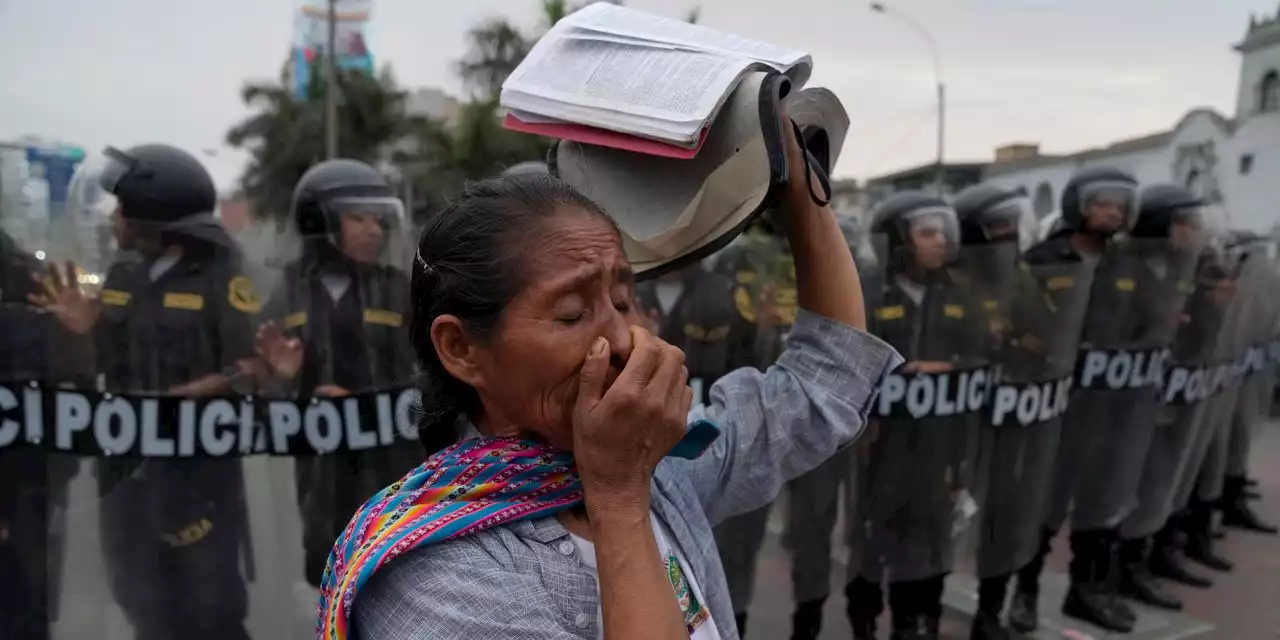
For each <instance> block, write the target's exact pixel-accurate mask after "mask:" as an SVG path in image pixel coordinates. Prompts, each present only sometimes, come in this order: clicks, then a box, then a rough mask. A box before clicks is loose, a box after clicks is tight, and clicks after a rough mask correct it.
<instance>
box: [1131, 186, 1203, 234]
mask: <svg viewBox="0 0 1280 640" xmlns="http://www.w3.org/2000/svg"><path fill="white" fill-rule="evenodd" d="M1139 201H1140V204H1139V207H1138V220H1137V222H1135V223H1134V225H1133V230H1132V231H1130V232H1129V235H1131V236H1133V237H1135V238H1167V237H1169V234H1170V232H1171V230H1172V229H1173V225H1174V224H1178V223H1189V224H1196V225H1198V224H1199V223H1200V219H1201V213H1200V206H1201V205H1202V204H1204V202H1203V201H1202V200H1201V199H1200V198H1199V197H1197V196H1196V195H1195V194H1193V193H1191V192H1190V191H1189V190H1187V189H1186V188H1184V187H1181V186H1179V185H1176V184H1169V183H1160V184H1153V185H1150V186H1148V187H1145V188H1143V189H1142V194H1141V196H1140V198H1139Z"/></svg>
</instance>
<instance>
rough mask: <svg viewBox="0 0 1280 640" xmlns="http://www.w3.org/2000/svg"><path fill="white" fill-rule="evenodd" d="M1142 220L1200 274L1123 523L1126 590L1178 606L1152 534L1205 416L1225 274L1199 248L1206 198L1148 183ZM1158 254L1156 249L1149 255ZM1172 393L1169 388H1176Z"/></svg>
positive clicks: (1137, 234) (1144, 235)
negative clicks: (1157, 567) (1160, 576)
mask: <svg viewBox="0 0 1280 640" xmlns="http://www.w3.org/2000/svg"><path fill="white" fill-rule="evenodd" d="M1140 200H1141V204H1140V208H1139V212H1138V219H1137V222H1136V223H1135V225H1134V227H1133V230H1132V231H1131V232H1130V235H1131V236H1132V237H1134V238H1137V239H1156V240H1160V239H1167V240H1168V246H1167V248H1166V252H1165V253H1164V255H1165V256H1169V257H1173V259H1174V260H1175V261H1177V262H1185V261H1189V260H1190V259H1192V258H1194V260H1195V262H1196V265H1197V267H1196V269H1195V271H1196V273H1195V274H1193V275H1194V277H1193V278H1191V279H1190V280H1189V281H1188V282H1187V283H1186V286H1187V287H1188V288H1189V289H1188V291H1189V293H1190V294H1191V295H1190V298H1189V301H1188V303H1187V305H1186V308H1185V310H1184V311H1183V313H1182V314H1181V315H1180V317H1179V322H1178V330H1177V333H1176V335H1175V337H1174V341H1173V344H1172V345H1171V346H1172V349H1171V360H1170V361H1171V364H1172V365H1173V367H1174V368H1173V369H1172V370H1171V371H1170V372H1169V374H1168V375H1167V376H1166V385H1165V388H1164V389H1163V390H1162V391H1165V392H1166V393H1163V394H1162V395H1163V400H1164V402H1165V403H1167V405H1168V406H1166V407H1164V408H1162V409H1161V411H1160V413H1159V414H1158V416H1157V418H1156V422H1157V429H1156V432H1155V434H1154V437H1153V439H1152V442H1151V447H1150V449H1149V450H1148V452H1147V455H1146V461H1145V463H1144V468H1143V472H1142V477H1141V481H1140V484H1139V486H1138V496H1137V498H1138V499H1137V504H1136V507H1135V508H1134V510H1133V511H1132V512H1131V513H1130V514H1129V515H1128V517H1126V518H1125V520H1124V522H1123V523H1122V524H1121V527H1120V534H1121V538H1122V540H1121V543H1120V547H1119V561H1120V566H1119V569H1120V585H1119V587H1120V592H1121V594H1123V595H1125V596H1127V597H1129V598H1132V599H1134V600H1137V601H1139V602H1143V603H1146V604H1148V605H1151V606H1153V607H1158V608H1162V609H1170V610H1175V611H1176V610H1180V609H1181V608H1182V603H1181V601H1179V600H1178V599H1177V598H1176V597H1174V596H1173V594H1171V593H1169V592H1167V591H1166V590H1164V589H1163V588H1162V587H1161V586H1160V584H1159V583H1158V582H1156V581H1155V580H1154V579H1153V575H1152V573H1151V572H1150V570H1149V566H1150V557H1151V548H1152V539H1153V537H1154V536H1155V534H1156V533H1157V532H1158V531H1159V530H1160V529H1161V528H1162V527H1163V526H1164V524H1165V522H1166V521H1167V520H1168V518H1169V507H1170V505H1171V504H1172V502H1173V489H1174V487H1176V486H1177V484H1178V477H1179V476H1180V475H1181V472H1182V469H1181V463H1182V462H1183V461H1185V460H1186V459H1188V457H1189V456H1190V453H1191V450H1192V449H1193V448H1194V446H1193V445H1194V444H1195V441H1196V439H1197V429H1198V428H1199V427H1200V426H1201V424H1202V422H1203V420H1202V418H1203V410H1204V401H1205V400H1206V399H1207V395H1206V394H1204V393H1201V392H1199V391H1198V388H1197V387H1198V386H1199V385H1196V384H1195V382H1196V381H1197V380H1199V379H1202V378H1204V377H1205V376H1204V366H1205V365H1207V364H1209V362H1210V360H1211V359H1212V355H1213V350H1214V348H1215V347H1216V345H1217V338H1218V333H1219V330H1220V329H1221V327H1222V320H1223V317H1222V315H1223V314H1222V312H1223V309H1222V305H1221V304H1220V303H1219V301H1218V300H1217V297H1218V286H1219V284H1220V282H1221V275H1222V274H1221V273H1220V271H1219V270H1218V269H1217V265H1216V262H1215V260H1214V256H1213V255H1212V254H1204V253H1202V252H1201V248H1202V247H1201V246H1199V245H1200V242H1199V239H1198V236H1199V235H1200V232H1199V229H1200V227H1201V226H1202V223H1201V219H1202V214H1201V204H1202V203H1201V201H1200V199H1199V198H1197V197H1196V196H1195V195H1194V194H1192V193H1191V192H1190V191H1188V190H1186V189H1185V188H1183V187H1181V186H1178V185H1175V184H1154V185H1150V186H1147V187H1146V188H1144V189H1143V190H1142V194H1141V198H1140ZM1159 257H1160V256H1158V255H1153V256H1151V259H1153V260H1154V259H1158V258H1159ZM1170 392H1171V393H1170ZM1188 392H1189V393H1188Z"/></svg>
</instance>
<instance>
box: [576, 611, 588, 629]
mask: <svg viewBox="0 0 1280 640" xmlns="http://www.w3.org/2000/svg"><path fill="white" fill-rule="evenodd" d="M573 624H575V625H577V626H578V628H579V629H586V628H587V625H589V624H591V618H590V617H588V616H587V614H585V613H579V614H578V617H576V618H574V619H573Z"/></svg>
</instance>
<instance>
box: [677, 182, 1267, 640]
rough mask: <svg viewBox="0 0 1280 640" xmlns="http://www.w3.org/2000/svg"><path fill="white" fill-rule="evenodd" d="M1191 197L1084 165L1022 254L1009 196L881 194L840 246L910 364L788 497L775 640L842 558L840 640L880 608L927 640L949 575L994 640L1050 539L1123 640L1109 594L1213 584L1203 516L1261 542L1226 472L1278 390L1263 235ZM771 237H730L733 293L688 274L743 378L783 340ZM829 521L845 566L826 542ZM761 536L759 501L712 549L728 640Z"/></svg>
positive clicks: (1020, 625)
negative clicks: (852, 433) (730, 305)
mask: <svg viewBox="0 0 1280 640" xmlns="http://www.w3.org/2000/svg"><path fill="white" fill-rule="evenodd" d="M1204 204H1205V203H1203V202H1201V201H1200V200H1199V199H1198V198H1196V197H1195V196H1194V195H1193V194H1191V193H1190V192H1188V191H1187V190H1186V189H1183V188H1182V187H1179V186H1176V185H1172V184H1155V185H1147V186H1146V187H1145V188H1143V187H1140V185H1139V184H1138V183H1137V181H1136V180H1134V179H1133V178H1132V177H1131V176H1129V175H1127V174H1126V173H1124V172H1122V171H1119V170H1116V169H1113V168H1108V167H1094V168H1088V169H1084V170H1082V171H1080V172H1079V173H1077V174H1076V175H1075V176H1074V177H1073V178H1072V179H1071V180H1070V182H1069V183H1068V185H1067V187H1066V189H1065V190H1064V193H1063V195H1062V202H1061V219H1060V221H1059V223H1058V225H1057V227H1056V228H1055V229H1054V230H1053V231H1052V232H1051V233H1050V234H1049V235H1048V236H1047V237H1044V238H1041V239H1040V240H1039V241H1038V242H1034V241H1029V239H1034V237H1035V233H1034V231H1031V229H1032V228H1033V227H1034V222H1033V219H1032V216H1031V211H1030V209H1031V208H1030V203H1029V202H1028V201H1027V199H1026V198H1025V197H1024V196H1023V195H1022V194H1021V193H1019V192H1014V191H1012V190H1009V189H1005V188H1001V187H999V186H996V185H994V184H981V185H977V186H974V187H971V188H969V189H967V190H965V191H963V192H961V193H960V194H958V195H957V196H956V197H955V199H954V201H952V202H948V201H945V200H943V199H939V198H935V197H933V196H930V195H926V194H923V193H899V194H896V195H893V196H891V197H889V198H888V199H886V200H885V201H883V202H882V203H880V204H879V205H878V206H877V207H876V208H875V209H874V210H873V211H872V212H871V214H870V219H869V221H867V223H866V224H865V225H863V226H861V227H860V228H859V229H854V230H853V231H854V232H855V233H854V234H851V235H856V234H857V232H858V231H859V230H860V231H861V235H862V237H860V238H852V237H851V238H850V244H851V248H853V249H854V252H855V255H856V256H857V257H858V258H859V261H858V262H859V269H860V271H861V272H862V288H863V294H864V297H865V299H866V303H867V319H868V330H869V331H871V332H872V333H874V334H876V335H878V336H879V337H881V338H883V339H884V340H886V341H887V342H889V343H890V344H892V345H893V346H894V347H895V348H896V349H897V350H898V351H899V352H900V353H901V354H902V356H903V357H904V358H905V360H906V364H904V365H903V366H902V367H901V368H900V369H899V370H898V371H897V372H895V373H894V374H893V375H891V376H889V378H888V379H887V380H886V382H885V384H884V386H883V387H882V390H881V396H880V398H879V400H878V403H877V404H876V406H875V407H873V409H872V414H873V419H872V422H871V425H870V426H869V429H868V431H867V433H866V434H865V435H864V436H863V437H862V438H861V439H860V441H859V442H858V443H857V444H856V445H855V446H854V447H851V448H850V449H849V450H848V451H846V452H843V453H842V454H841V455H839V456H837V457H836V458H833V459H832V460H831V461H830V462H828V463H827V464H825V465H824V466H823V467H821V468H819V469H817V470H815V471H813V472H812V473H810V474H808V475H806V476H804V477H801V478H799V479H797V480H795V481H793V482H792V484H791V486H790V487H789V491H788V492H787V498H786V509H785V511H782V512H780V515H781V516H782V517H781V520H783V521H784V524H783V526H784V529H785V531H784V536H783V542H784V546H785V547H786V548H787V550H788V551H789V552H790V554H791V560H792V562H791V578H792V588H793V594H794V601H795V608H794V610H793V614H792V636H791V637H792V638H797V639H800V638H816V637H818V634H819V632H820V630H821V628H822V622H823V621H822V613H823V609H824V605H825V603H826V600H827V599H828V598H829V596H830V592H831V573H832V571H831V568H832V566H833V565H834V564H835V561H834V560H833V558H834V557H842V556H843V557H847V563H846V565H847V575H846V576H845V577H844V584H845V588H844V593H845V600H846V603H847V605H846V612H847V615H848V617H849V621H850V624H851V626H852V627H853V631H854V635H855V637H857V638H860V639H871V638H875V637H877V636H876V633H877V627H878V626H879V621H880V620H881V614H882V613H883V611H884V609H885V605H886V603H887V605H888V609H889V616H888V619H889V626H890V634H891V635H890V637H891V638H894V639H895V640H898V639H913V638H937V637H938V634H939V627H940V620H941V618H942V615H943V605H942V598H943V593H944V589H945V580H946V578H947V576H948V575H950V574H951V573H953V572H968V573H972V574H974V575H975V576H976V577H977V578H978V585H979V587H978V607H977V611H976V614H975V616H974V619H973V622H972V627H971V637H972V638H974V639H979V638H1005V637H1011V636H1012V634H1013V632H1015V631H1016V632H1018V633H1024V634H1025V633H1031V632H1033V631H1034V630H1035V629H1036V628H1037V626H1038V624H1039V620H1038V617H1039V611H1040V606H1041V603H1040V598H1039V594H1040V584H1041V574H1042V572H1043V569H1044V565H1045V559H1046V556H1047V554H1048V553H1049V551H1050V548H1051V545H1052V542H1053V541H1054V540H1055V539H1056V538H1057V537H1058V535H1059V534H1060V533H1063V529H1066V530H1067V531H1066V532H1065V533H1067V534H1068V535H1066V538H1067V541H1068V543H1069V546H1070V551H1071V562H1070V570H1069V580H1070V587H1069V589H1068V592H1067V595H1066V598H1065V601H1064V602H1062V603H1061V608H1062V612H1063V613H1064V614H1065V615H1067V616H1069V617H1073V618H1076V619H1079V620H1082V621H1085V622H1087V623H1090V624H1092V625H1094V626H1096V627H1099V628H1102V629H1104V630H1107V631H1110V632H1117V633H1127V632H1130V631H1132V629H1133V628H1134V625H1135V621H1136V615H1135V613H1134V612H1133V610H1132V609H1131V608H1130V607H1129V606H1128V605H1127V604H1126V602H1125V600H1126V599H1129V600H1133V601H1137V602H1142V603H1144V604H1146V605H1149V606H1154V607H1160V608H1165V609H1171V610H1176V609H1180V608H1181V603H1180V602H1179V601H1178V600H1177V599H1176V598H1174V597H1173V596H1172V595H1170V594H1169V593H1168V592H1167V591H1166V590H1165V589H1164V588H1162V586H1161V583H1160V582H1159V581H1158V580H1157V577H1159V578H1162V579H1171V580H1176V581H1179V582H1182V583H1185V584H1190V585H1195V586H1202V587H1203V586H1208V585H1209V584H1210V581H1209V580H1208V579H1206V578H1203V577H1201V576H1198V575H1196V574H1195V573H1194V572H1192V571H1191V570H1190V569H1189V568H1188V567H1187V566H1186V563H1185V559H1186V558H1190V559H1192V560H1195V561H1197V562H1199V563H1200V564H1202V565H1204V566H1206V567H1209V568H1211V569H1215V570H1218V571H1227V570H1230V563H1229V562H1228V561H1227V560H1226V559H1224V558H1222V557H1220V556H1219V555H1218V554H1217V553H1216V552H1215V549H1214V532H1213V530H1212V521H1213V514H1214V512H1215V511H1216V510H1221V511H1222V513H1223V517H1222V521H1223V523H1224V524H1226V525H1227V526H1232V527H1239V528H1243V529H1249V530H1253V531H1257V532H1262V533H1275V528H1274V527H1272V526H1270V525H1268V524H1267V523H1265V522H1263V521H1262V520H1261V519H1260V518H1259V517H1258V516H1257V515H1256V514H1255V513H1254V512H1253V511H1252V509H1251V508H1250V506H1249V504H1248V500H1249V498H1250V496H1251V495H1256V494H1254V493H1253V492H1251V490H1250V486H1251V484H1250V481H1249V479H1248V478H1247V475H1246V474H1247V466H1246V465H1247V461H1248V447H1249V443H1250V435H1251V433H1252V431H1253V430H1254V429H1255V428H1256V427H1257V425H1258V424H1259V423H1260V422H1261V421H1262V420H1263V419H1264V416H1265V415H1267V413H1268V410H1267V407H1268V406H1269V402H1270V391H1271V389H1272V388H1273V386H1274V382H1273V381H1274V368H1275V365H1276V361H1275V360H1274V358H1273V357H1272V356H1273V355H1274V350H1273V347H1272V345H1273V344H1274V343H1275V341H1276V340H1277V338H1278V337H1280V332H1278V331H1277V330H1278V328H1280V326H1278V324H1277V323H1278V322H1280V306H1278V305H1277V303H1275V302H1274V301H1275V300H1276V299H1277V296H1276V294H1277V293H1280V272H1278V271H1277V267H1276V263H1275V261H1274V260H1273V258H1272V257H1271V256H1270V255H1269V253H1268V247H1267V245H1266V243H1265V242H1264V241H1263V239H1262V238H1260V237H1258V236H1256V235H1253V234H1248V233H1244V232H1227V231H1226V230H1225V229H1224V228H1222V223H1221V221H1219V220H1217V219H1216V218H1215V217H1214V215H1213V210H1212V209H1211V208H1208V207H1205V206H1204ZM769 239H770V235H769V234H768V233H766V232H763V231H761V232H759V233H755V234H748V235H747V236H745V237H744V238H743V239H742V240H741V241H739V242H738V243H736V244H735V246H734V247H733V248H731V250H729V251H727V252H725V253H724V254H722V255H721V256H720V257H719V259H718V261H717V268H718V270H719V271H720V272H721V273H723V274H725V275H726V276H728V277H729V278H730V279H731V280H732V282H730V283H727V284H726V283H721V282H720V281H719V280H717V278H718V276H715V275H713V274H710V273H707V272H705V271H704V270H703V268H702V267H694V268H693V271H691V273H696V274H697V275H696V278H700V279H703V280H702V281H705V282H707V283H709V284H705V285H701V286H700V287H701V288H699V289H698V290H699V291H703V292H704V293H700V294H699V295H698V298H697V299H698V300H699V301H708V304H709V301H710V300H711V299H712V298H711V297H710V296H708V295H707V294H706V293H705V291H706V290H714V291H721V290H723V289H724V288H726V287H727V288H729V289H732V290H734V291H735V292H736V293H735V295H734V299H735V300H736V301H737V302H738V304H737V305H736V309H737V311H738V314H737V317H736V318H735V317H733V315H734V314H733V313H732V312H731V311H724V310H721V311H719V313H721V314H722V315H724V316H725V317H727V318H728V320H724V321H723V322H732V323H736V326H739V327H743V328H745V329H749V330H752V331H755V332H756V333H757V336H756V339H755V340H748V341H746V342H736V343H731V345H730V347H729V348H730V349H731V350H734V349H736V350H737V351H738V352H739V353H743V354H751V358H752V359H750V360H746V361H744V360H741V359H739V360H738V361H737V362H739V363H743V362H745V363H747V364H752V365H755V366H766V365H768V364H769V362H770V360H769V356H770V352H769V351H767V350H762V349H760V348H759V347H761V345H762V344H763V343H762V342H761V340H760V339H759V338H760V336H761V334H763V335H764V336H765V337H767V338H769V339H773V338H775V337H777V336H779V335H780V336H782V337H784V338H785V328H784V327H785V315H786V314H785V313H784V314H780V317H778V318H774V319H771V320H769V321H767V322H758V320H759V318H760V316H762V315H768V314H772V313H773V312H774V310H775V309H777V308H778V307H777V305H775V304H773V303H774V302H775V301H776V300H781V299H783V298H785V296H782V297H779V296H777V295H776V294H777V293H778V292H779V291H785V279H783V278H779V277H777V276H776V275H767V276H765V275H762V274H765V273H769V272H770V269H772V271H773V273H775V274H776V272H777V271H778V270H777V268H776V267H770V266H768V265H769V263H770V260H772V259H774V257H775V256H782V257H783V258H785V255H786V254H785V247H783V246H771V245H769V244H768V242H769ZM855 244H856V245H860V246H854V245H855ZM751 255H756V256H766V257H765V258H760V257H757V258H755V259H754V261H753V260H752V259H750V258H747V257H746V256H751ZM685 277H686V283H687V282H689V280H688V278H692V277H695V276H693V275H686V276H685ZM713 282H714V283H715V284H710V283H713ZM765 282H767V283H768V285H762V284H761V283H765ZM778 284H781V285H783V286H782V287H781V288H779V287H778V286H777V285H778ZM656 286H657V287H658V289H659V292H660V291H661V288H662V287H664V286H671V285H664V284H663V283H658V284H657V285H656ZM685 287H686V290H692V289H693V287H691V286H690V285H688V284H686V285H685ZM661 297H662V296H661V295H659V296H657V298H658V299H661ZM655 304H662V305H663V309H664V310H665V309H666V308H668V306H669V305H667V304H665V303H661V302H655ZM709 306H712V305H710V304H709ZM716 322H721V321H720V320H717V321H716ZM677 324H678V323H677ZM679 330H680V329H679V327H678V326H672V327H671V328H670V330H669V331H667V332H664V337H668V339H674V338H675V337H676V335H675V334H676V333H677V332H678V331H679ZM729 334H730V335H740V332H739V331H737V330H733V329H731V330H730V331H729ZM764 342H765V343H767V342H768V341H767V340H766V341H764ZM691 344H692V343H691ZM743 345H746V347H744V346H743ZM684 346H685V348H686V349H689V348H691V347H690V345H687V344H686V345H684ZM717 357H719V356H717ZM693 359H694V358H693V356H692V355H691V360H693ZM726 370H727V369H726ZM841 512H843V514H844V519H845V525H846V526H845V528H844V530H843V531H842V532H841V533H840V537H841V538H842V539H843V541H844V543H845V544H844V546H845V551H847V556H844V554H842V553H840V551H839V550H837V551H836V552H835V553H834V554H833V550H832V548H831V547H832V545H831V538H832V535H833V533H834V531H835V528H836V524H837V520H838V515H837V514H838V513H841ZM769 520H770V518H769V509H767V508H766V509H763V510H761V511H759V512H755V513H749V514H743V515H740V516H738V517H737V518H735V519H734V520H731V521H730V522H728V523H726V524H725V525H724V526H722V527H721V529H720V530H719V531H717V543H718V545H719V547H720V553H721V558H722V562H723V564H724V565H725V569H726V572H727V573H728V575H729V577H730V580H729V584H730V590H731V592H732V596H733V601H734V606H735V610H736V611H737V614H738V623H739V629H740V631H742V632H744V634H745V632H746V631H747V629H748V627H747V624H746V618H747V614H748V608H749V604H750V600H751V596H752V592H753V590H754V579H755V575H754V573H755V565H756V554H757V553H758V551H759V549H760V547H761V545H762V542H763V540H764V538H765V534H766V530H767V527H768V523H769ZM837 579H839V578H837ZM1010 591H1012V594H1010ZM1010 596H1012V597H1010ZM1006 605H1007V606H1006ZM1006 609H1007V610H1006Z"/></svg>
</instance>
